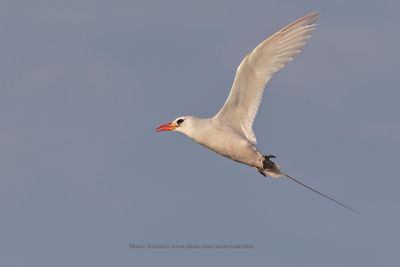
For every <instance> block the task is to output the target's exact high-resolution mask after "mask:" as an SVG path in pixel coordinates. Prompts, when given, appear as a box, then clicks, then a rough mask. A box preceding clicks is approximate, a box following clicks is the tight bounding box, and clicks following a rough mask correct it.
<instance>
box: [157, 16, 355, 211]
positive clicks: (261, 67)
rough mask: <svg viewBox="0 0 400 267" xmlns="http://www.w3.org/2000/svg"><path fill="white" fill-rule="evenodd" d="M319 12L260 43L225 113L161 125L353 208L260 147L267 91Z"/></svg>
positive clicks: (242, 65)
mask: <svg viewBox="0 0 400 267" xmlns="http://www.w3.org/2000/svg"><path fill="white" fill-rule="evenodd" d="M317 19H318V13H311V14H309V15H307V16H305V17H303V18H300V19H298V20H296V21H295V22H293V23H291V24H289V25H288V26H286V27H285V28H283V29H282V30H280V31H278V32H276V33H275V34H273V35H271V36H270V37H268V38H267V39H265V40H264V41H263V42H262V43H260V44H259V45H258V46H257V47H256V48H255V49H254V50H253V51H252V52H251V53H250V54H248V55H246V56H245V58H244V59H243V61H242V63H240V65H239V67H238V69H237V71H236V77H235V80H234V82H233V86H232V89H231V92H230V94H229V97H228V99H227V100H226V102H225V104H224V105H223V107H222V108H221V109H220V111H219V112H218V113H217V114H216V115H215V116H214V117H212V118H197V117H194V116H181V117H178V118H176V119H175V120H174V121H173V122H170V123H166V124H163V125H161V126H159V127H158V128H157V129H156V131H157V132H160V131H176V132H181V133H183V134H185V135H187V136H188V137H189V138H191V139H193V140H194V141H195V142H197V143H199V144H201V145H203V146H205V147H207V148H209V149H211V150H212V151H214V152H216V153H218V154H220V155H222V156H225V157H227V158H230V159H232V160H234V161H237V162H240V163H243V164H246V165H249V166H251V167H254V168H256V169H257V170H258V171H259V172H260V173H261V174H262V175H264V176H270V177H273V178H278V177H281V176H285V177H287V178H289V179H291V180H293V181H295V182H296V183H298V184H300V185H302V186H304V187H306V188H308V189H310V190H312V191H314V192H315V193H317V194H319V195H321V196H323V197H325V198H327V199H329V200H331V201H333V202H335V203H337V204H339V205H341V206H343V207H345V208H347V209H349V210H351V211H354V212H355V210H353V209H352V208H350V207H348V206H346V205H345V204H343V203H341V202H339V201H337V200H335V199H333V198H331V197H329V196H327V195H324V194H322V193H320V192H318V191H317V190H315V189H313V188H311V187H309V186H307V185H305V184H303V183H302V182H300V181H298V180H296V179H294V178H293V177H291V176H289V175H287V174H285V173H284V172H282V171H281V170H280V169H279V167H278V165H277V164H275V163H274V162H273V161H271V158H275V156H273V155H268V156H266V155H263V154H262V153H261V152H260V151H259V150H258V149H257V147H256V143H257V140H256V136H255V134H254V132H253V129H252V125H253V121H254V118H255V116H256V114H257V111H258V108H259V106H260V103H261V98H262V96H263V92H264V88H265V85H266V84H267V82H268V81H269V80H270V79H271V78H272V76H273V74H274V73H275V72H277V71H278V70H280V69H282V68H283V67H284V66H285V65H286V64H287V63H289V62H290V61H291V60H292V59H293V57H294V56H295V55H297V54H298V53H299V52H300V49H301V48H302V47H303V46H304V45H305V43H306V40H307V39H308V38H309V37H310V36H311V32H312V31H314V30H315V26H316V24H315V22H316V21H317Z"/></svg>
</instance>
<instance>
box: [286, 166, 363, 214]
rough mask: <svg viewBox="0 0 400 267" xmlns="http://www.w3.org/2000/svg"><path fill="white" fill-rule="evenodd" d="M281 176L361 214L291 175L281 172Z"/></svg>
mask: <svg viewBox="0 0 400 267" xmlns="http://www.w3.org/2000/svg"><path fill="white" fill-rule="evenodd" d="M281 174H283V175H284V176H286V177H287V178H289V179H291V180H292V181H294V182H296V183H298V184H299V185H302V186H304V187H305V188H308V189H310V190H311V191H313V192H315V193H317V194H318V195H320V196H323V197H324V198H327V199H329V200H330V201H333V202H335V203H336V204H338V205H340V206H342V207H344V208H346V209H348V210H350V211H352V212H354V213H359V212H358V211H356V210H354V209H352V208H350V207H349V206H346V205H345V204H343V203H341V202H339V201H337V200H335V199H333V198H331V197H329V196H327V195H325V194H322V193H321V192H318V191H317V190H315V189H314V188H311V187H309V186H308V185H305V184H303V183H302V182H300V181H299V180H297V179H294V178H293V177H291V176H289V175H287V174H285V173H283V172H281Z"/></svg>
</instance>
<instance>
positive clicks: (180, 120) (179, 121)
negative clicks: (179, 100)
mask: <svg viewBox="0 0 400 267" xmlns="http://www.w3.org/2000/svg"><path fill="white" fill-rule="evenodd" d="M183 121H184V119H179V120H177V121H176V123H177V124H178V125H179V124H181V123H182V122H183Z"/></svg>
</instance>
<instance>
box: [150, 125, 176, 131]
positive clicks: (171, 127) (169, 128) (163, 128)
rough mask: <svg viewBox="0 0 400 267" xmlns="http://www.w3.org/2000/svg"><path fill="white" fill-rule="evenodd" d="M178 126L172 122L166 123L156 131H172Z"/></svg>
mask: <svg viewBox="0 0 400 267" xmlns="http://www.w3.org/2000/svg"><path fill="white" fill-rule="evenodd" d="M176 127H177V126H175V125H173V124H172V123H165V124H163V125H160V126H158V127H157V128H156V130H155V131H156V132H164V131H172V130H175V129H176Z"/></svg>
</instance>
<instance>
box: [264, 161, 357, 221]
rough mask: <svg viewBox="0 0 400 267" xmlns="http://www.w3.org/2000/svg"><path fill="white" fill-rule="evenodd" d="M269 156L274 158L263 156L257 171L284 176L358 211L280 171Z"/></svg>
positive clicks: (274, 175)
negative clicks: (261, 165)
mask: <svg viewBox="0 0 400 267" xmlns="http://www.w3.org/2000/svg"><path fill="white" fill-rule="evenodd" d="M271 158H275V156H274V155H268V156H264V161H263V169H261V168H259V169H258V171H259V172H260V173H261V174H262V175H264V176H270V177H272V178H279V177H282V176H285V177H287V178H289V179H290V180H292V181H293V182H295V183H297V184H299V185H301V186H303V187H305V188H307V189H309V190H311V191H313V192H314V193H317V194H318V195H320V196H322V197H324V198H326V199H328V200H330V201H332V202H335V203H336V204H338V205H340V206H342V207H344V208H346V209H348V210H350V211H352V212H355V213H358V211H356V210H354V209H352V208H350V207H349V206H347V205H345V204H343V203H342V202H339V201H337V200H335V199H333V198H331V197H329V196H327V195H325V194H323V193H321V192H319V191H318V190H316V189H314V188H312V187H310V186H308V185H306V184H304V183H302V182H300V181H299V180H297V179H295V178H293V177H291V176H290V175H287V174H286V173H284V172H282V171H281V170H280V169H279V166H278V165H277V164H276V163H274V162H273V161H272V160H271Z"/></svg>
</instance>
